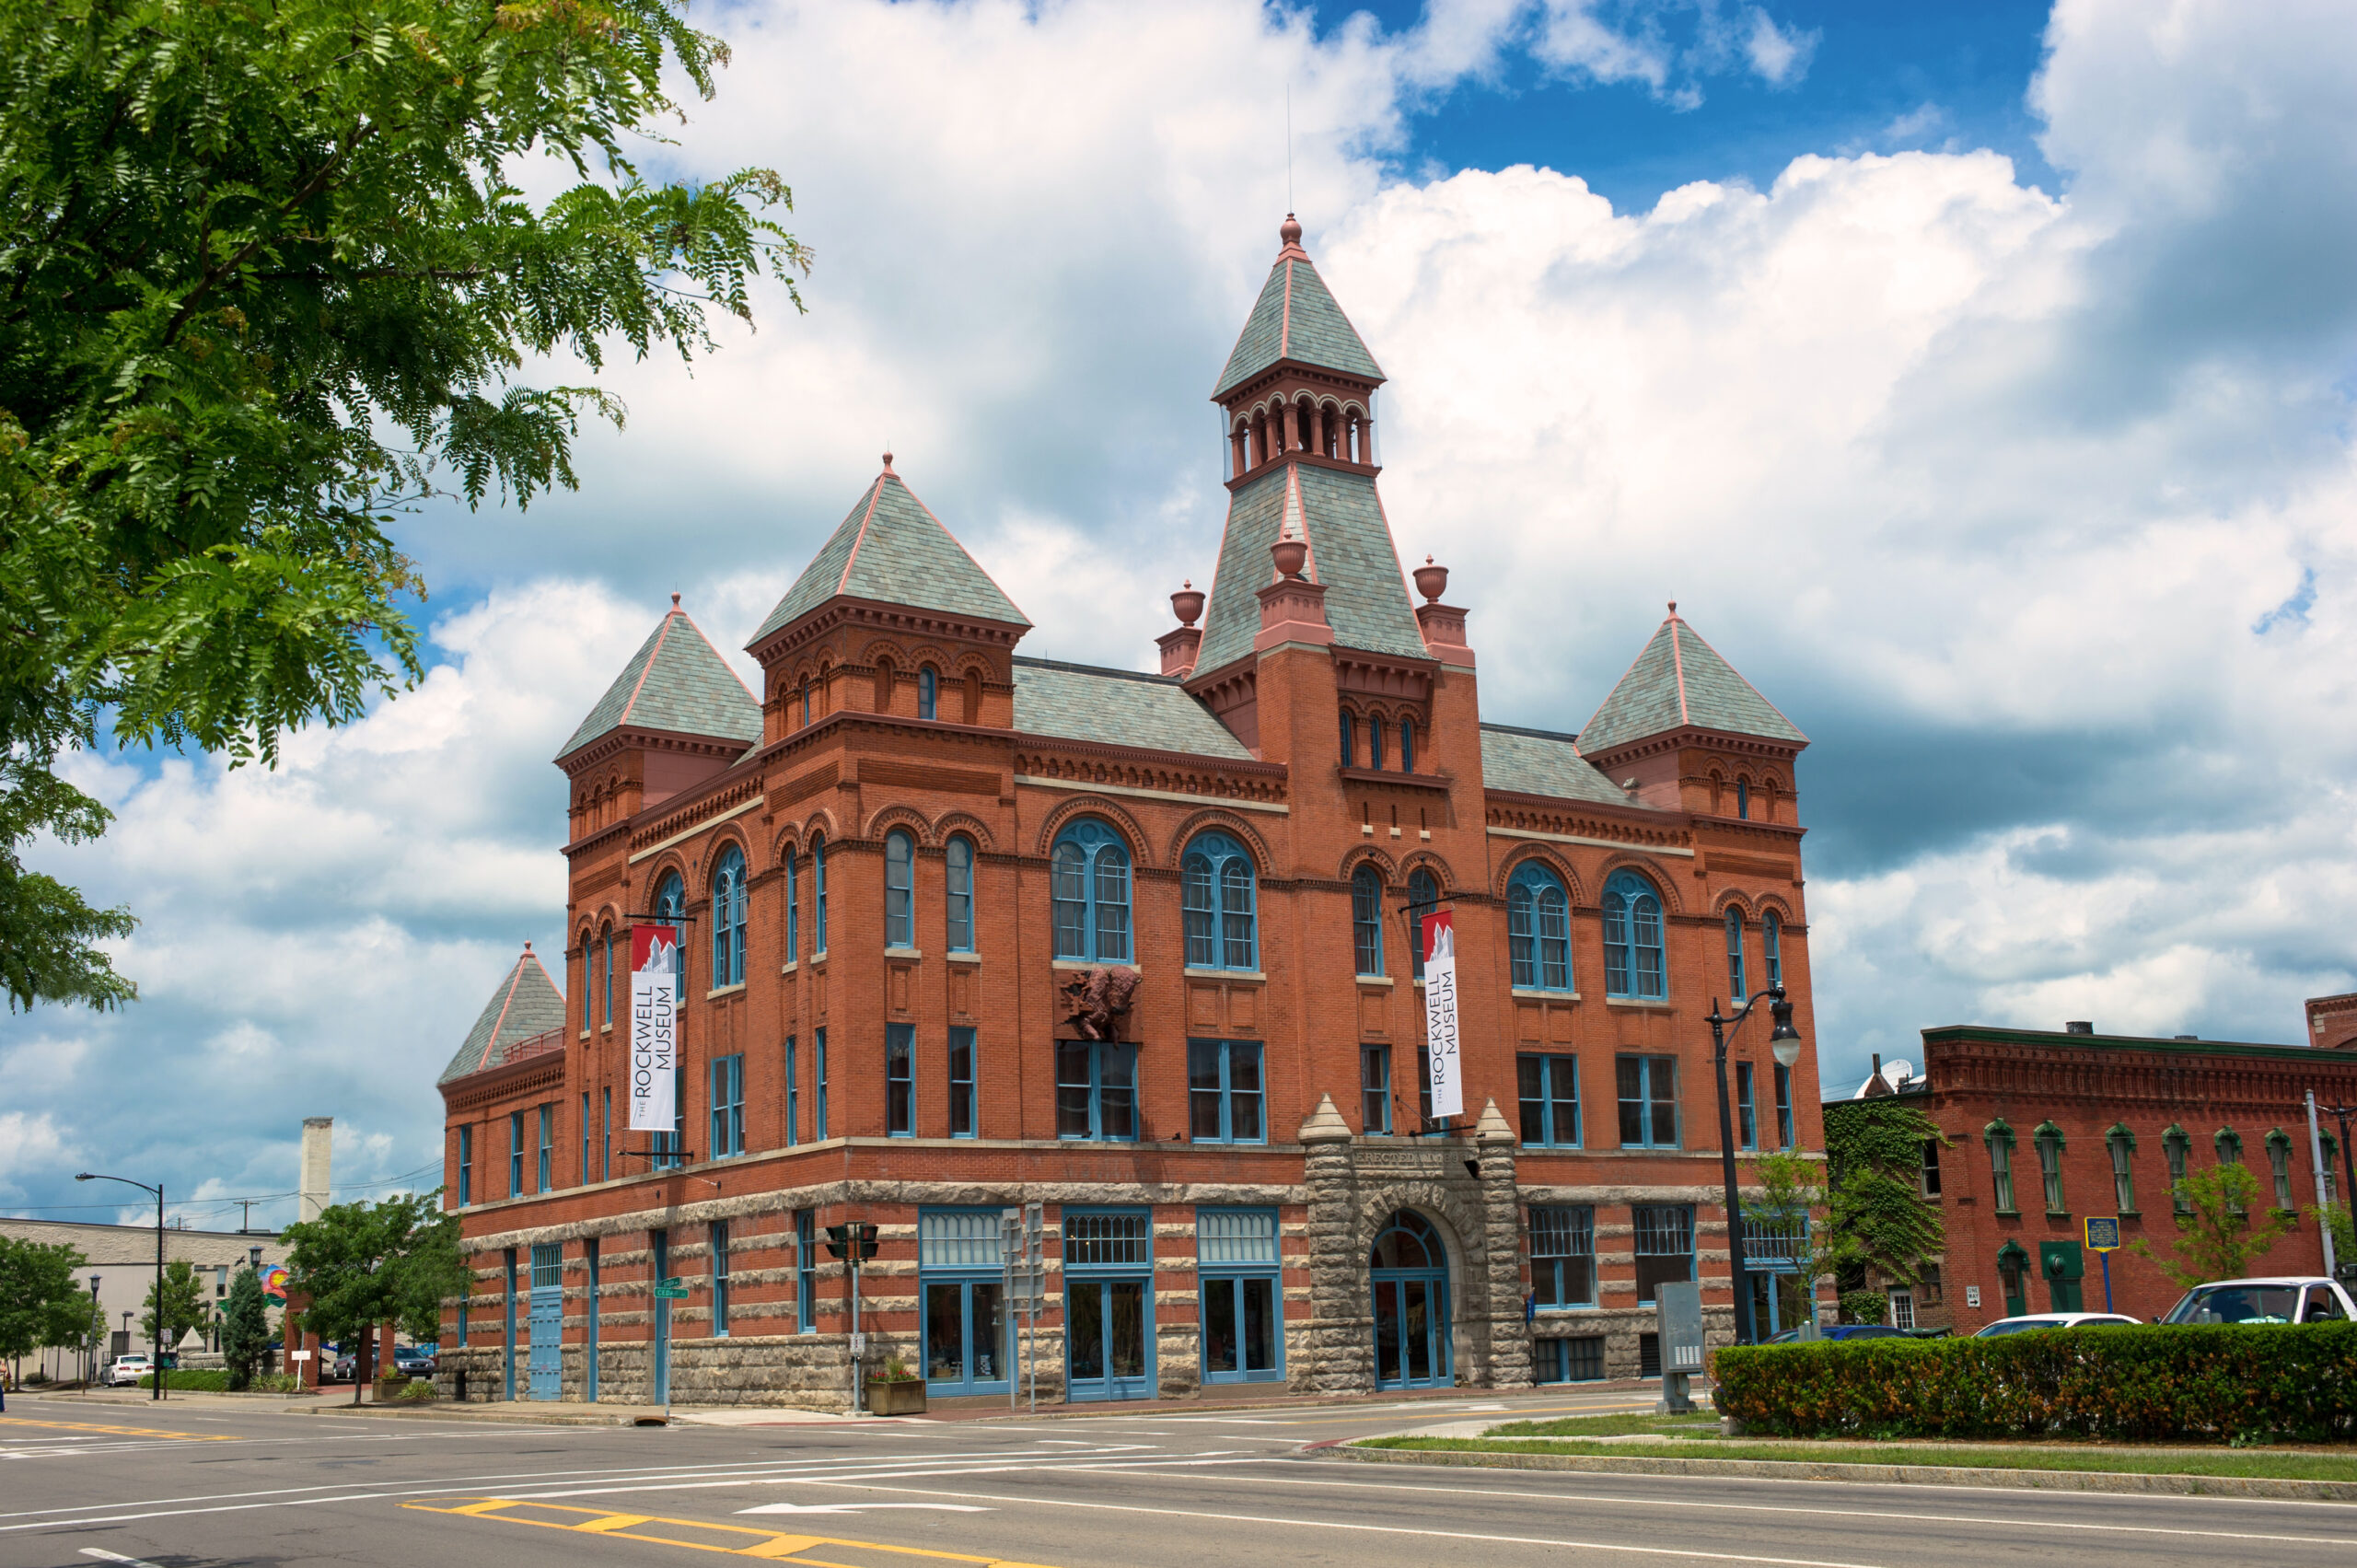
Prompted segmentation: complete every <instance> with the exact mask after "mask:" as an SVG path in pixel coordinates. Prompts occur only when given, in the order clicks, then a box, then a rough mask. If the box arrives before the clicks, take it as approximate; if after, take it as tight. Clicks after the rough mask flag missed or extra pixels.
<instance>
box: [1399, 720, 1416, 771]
mask: <svg viewBox="0 0 2357 1568" xmlns="http://www.w3.org/2000/svg"><path fill="white" fill-rule="evenodd" d="M1399 771H1400V772H1403V773H1412V772H1415V771H1416V721H1415V720H1414V719H1401V720H1400V721H1399Z"/></svg>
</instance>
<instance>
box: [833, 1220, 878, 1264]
mask: <svg viewBox="0 0 2357 1568" xmlns="http://www.w3.org/2000/svg"><path fill="white" fill-rule="evenodd" d="M876 1234H877V1227H876V1226H875V1225H829V1226H828V1227H827V1256H829V1257H830V1258H835V1259H851V1258H853V1257H854V1256H855V1257H856V1259H857V1260H859V1261H863V1262H864V1261H865V1260H867V1259H870V1258H873V1257H875V1256H876ZM854 1248H856V1249H857V1251H856V1254H855V1255H854V1252H853V1249H854Z"/></svg>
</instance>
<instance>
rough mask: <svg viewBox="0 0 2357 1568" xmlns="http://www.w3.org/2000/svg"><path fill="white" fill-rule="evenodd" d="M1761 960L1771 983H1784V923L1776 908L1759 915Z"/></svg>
mask: <svg viewBox="0 0 2357 1568" xmlns="http://www.w3.org/2000/svg"><path fill="white" fill-rule="evenodd" d="M1759 961H1760V964H1761V966H1762V969H1763V970H1764V971H1765V973H1766V974H1767V976H1768V983H1769V984H1771V985H1782V984H1783V983H1784V923H1783V922H1782V921H1781V920H1778V919H1777V918H1776V912H1775V911H1774V910H1770V911H1769V912H1767V913H1765V914H1763V915H1761V916H1760V917H1759Z"/></svg>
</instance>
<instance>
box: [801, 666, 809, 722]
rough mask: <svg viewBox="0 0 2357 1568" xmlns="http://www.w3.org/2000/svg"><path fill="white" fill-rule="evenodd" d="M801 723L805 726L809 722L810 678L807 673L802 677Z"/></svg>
mask: <svg viewBox="0 0 2357 1568" xmlns="http://www.w3.org/2000/svg"><path fill="white" fill-rule="evenodd" d="M802 723H803V726H804V727H806V728H807V727H808V726H809V723H810V678H809V677H808V676H807V675H806V676H804V677H803V678H802Z"/></svg>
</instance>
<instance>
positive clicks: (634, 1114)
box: [630, 925, 679, 1132]
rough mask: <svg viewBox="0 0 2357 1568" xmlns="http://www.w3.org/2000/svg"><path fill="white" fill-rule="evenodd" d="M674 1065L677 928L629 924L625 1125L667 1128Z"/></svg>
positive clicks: (674, 1100)
mask: <svg viewBox="0 0 2357 1568" xmlns="http://www.w3.org/2000/svg"><path fill="white" fill-rule="evenodd" d="M678 1074H679V927H678V926H676V925H633V926H632V927H631V928H630V1130H631V1131H632V1132H669V1131H671V1128H672V1124H673V1122H674V1121H675V1120H676V1117H677V1110H676V1108H677V1107H678V1105H679V1087H678V1083H677V1079H678Z"/></svg>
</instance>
